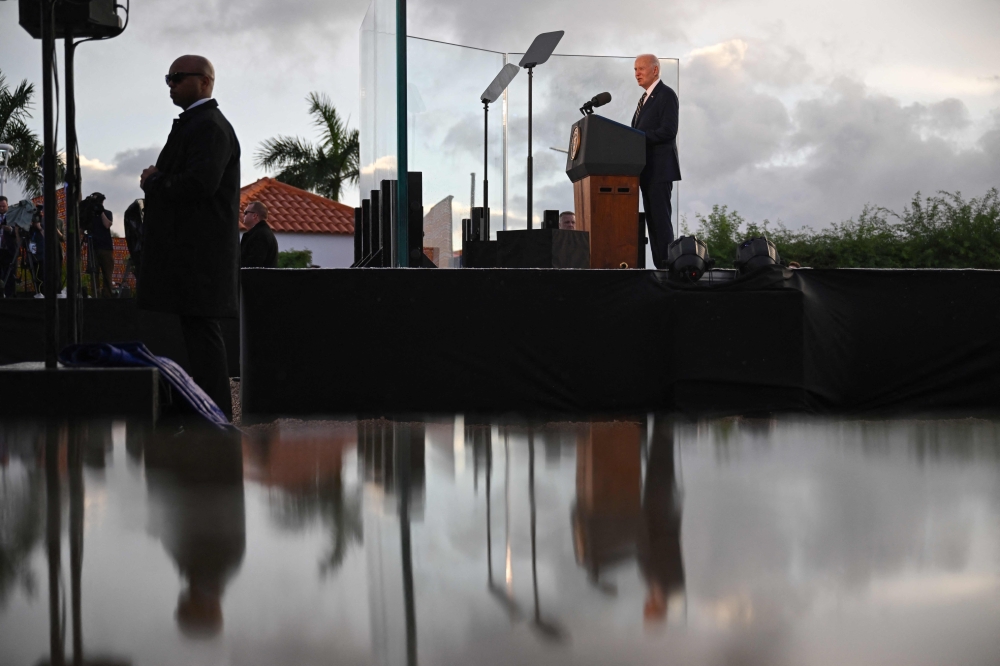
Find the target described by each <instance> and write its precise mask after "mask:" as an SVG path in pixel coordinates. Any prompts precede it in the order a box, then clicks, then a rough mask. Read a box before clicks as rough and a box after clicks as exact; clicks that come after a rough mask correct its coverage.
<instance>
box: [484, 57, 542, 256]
mask: <svg viewBox="0 0 1000 666" xmlns="http://www.w3.org/2000/svg"><path fill="white" fill-rule="evenodd" d="M520 70H521V68H520V67H518V66H517V65H515V64H514V63H510V62H509V63H507V64H506V65H504V66H503V69H501V70H500V72H499V73H497V75H496V76H495V77H493V82H492V83H490V85H489V87H488V88H487V89H486V90H485V91H483V94H482V95H480V96H479V101H481V102H482V103H483V218H484V221H485V226H486V228H487V229H489V225H490V179H489V177H488V169H489V159H488V158H489V152H488V149H489V128H490V104H492V103H493V102H495V101H497V100H498V99H500V95H502V94H503V91H504V90H506V89H507V86H509V85H510V82H511V81H513V80H514V77H515V76H517V73H518V72H519V71H520ZM529 73H530V70H529ZM529 150H530V149H529ZM473 205H475V202H473ZM470 217H471V214H470ZM485 240H489V238H488V237H487V238H486V239H485Z"/></svg>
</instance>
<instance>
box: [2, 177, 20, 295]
mask: <svg viewBox="0 0 1000 666" xmlns="http://www.w3.org/2000/svg"><path fill="white" fill-rule="evenodd" d="M20 241H21V238H20V235H19V234H18V233H17V228H16V227H14V225H12V224H7V197H5V196H0V286H2V292H3V293H2V296H0V297H2V298H13V296H14V271H13V270H11V266H12V265H13V264H14V262H15V261H16V260H17V248H18V246H19V245H20ZM8 273H9V276H8ZM5 279H6V281H5Z"/></svg>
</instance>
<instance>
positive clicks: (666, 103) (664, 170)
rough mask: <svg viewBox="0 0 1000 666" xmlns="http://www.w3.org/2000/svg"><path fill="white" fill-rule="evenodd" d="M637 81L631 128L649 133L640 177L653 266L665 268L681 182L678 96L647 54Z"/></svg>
mask: <svg viewBox="0 0 1000 666" xmlns="http://www.w3.org/2000/svg"><path fill="white" fill-rule="evenodd" d="M635 80H636V81H637V82H638V83H639V87H640V88H642V89H643V93H642V97H640V98H639V104H638V105H637V106H636V108H635V113H634V114H633V115H632V127H634V128H635V129H637V130H642V131H643V132H645V133H646V166H645V167H644V168H643V170H642V173H641V174H639V189H640V190H641V191H642V206H643V208H644V209H645V211H646V225H647V226H648V227H649V241H650V245H651V249H652V251H653V263H655V264H656V267H657V268H665V267H666V266H665V265H664V262H665V261H666V259H667V246H669V245H670V243H671V241H673V240H674V228H673V225H672V224H671V222H670V220H671V206H670V196H671V193H672V191H673V188H674V181H675V180H680V179H681V167H680V160H679V159H678V158H677V115H678V102H677V94H676V93H675V92H674V91H673V90H671V89H670V87H669V86H667V85H665V84H664V83H663V81H660V61H659V60H658V59H657V57H656V56H654V55H651V54H648V53H647V54H644V55H641V56H639V57H638V58H636V59H635Z"/></svg>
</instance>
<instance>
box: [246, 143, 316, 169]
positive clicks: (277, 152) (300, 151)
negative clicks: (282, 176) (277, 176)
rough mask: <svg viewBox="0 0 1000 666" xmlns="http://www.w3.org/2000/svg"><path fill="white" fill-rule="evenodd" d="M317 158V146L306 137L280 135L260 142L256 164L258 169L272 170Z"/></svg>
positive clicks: (255, 157) (255, 159) (255, 158)
mask: <svg viewBox="0 0 1000 666" xmlns="http://www.w3.org/2000/svg"><path fill="white" fill-rule="evenodd" d="M315 159H316V148H315V147H314V146H313V145H312V144H310V143H309V142H308V141H306V140H305V139H300V138H298V137H291V136H278V137H275V138H273V139H268V140H266V141H264V142H263V143H262V144H260V148H258V149H257V152H256V154H255V156H254V164H255V165H256V166H257V168H258V169H267V170H271V169H274V168H283V167H286V166H288V165H290V164H295V163H299V162H312V161H314V160H315Z"/></svg>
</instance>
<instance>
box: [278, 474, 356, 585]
mask: <svg viewBox="0 0 1000 666" xmlns="http://www.w3.org/2000/svg"><path fill="white" fill-rule="evenodd" d="M272 511H273V514H274V516H275V519H276V521H277V522H278V524H279V525H281V526H282V527H285V528H288V529H292V530H297V529H301V528H302V527H304V526H305V525H307V524H308V523H310V522H311V521H313V520H316V519H319V520H320V521H322V522H323V523H324V524H326V525H329V526H330V527H331V528H332V531H331V538H332V542H333V543H332V544H331V546H330V549H329V551H328V552H327V553H326V554H325V555H324V556H323V558H322V559H321V560H320V565H319V567H320V573H322V574H324V575H326V574H328V573H332V572H334V571H336V570H337V569H338V568H339V567H340V565H341V564H342V563H343V561H344V556H345V555H346V554H347V548H348V546H350V545H351V543H358V544H360V543H362V539H363V532H364V530H363V523H362V520H361V494H360V492H353V493H351V494H350V495H347V493H345V492H344V483H343V480H342V479H341V477H340V475H337V476H335V477H333V478H330V479H326V480H324V481H322V482H320V483H318V484H317V485H315V486H313V487H311V488H308V489H306V490H299V491H296V492H288V491H280V494H279V496H278V499H277V502H275V503H274V504H273V505H272Z"/></svg>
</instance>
